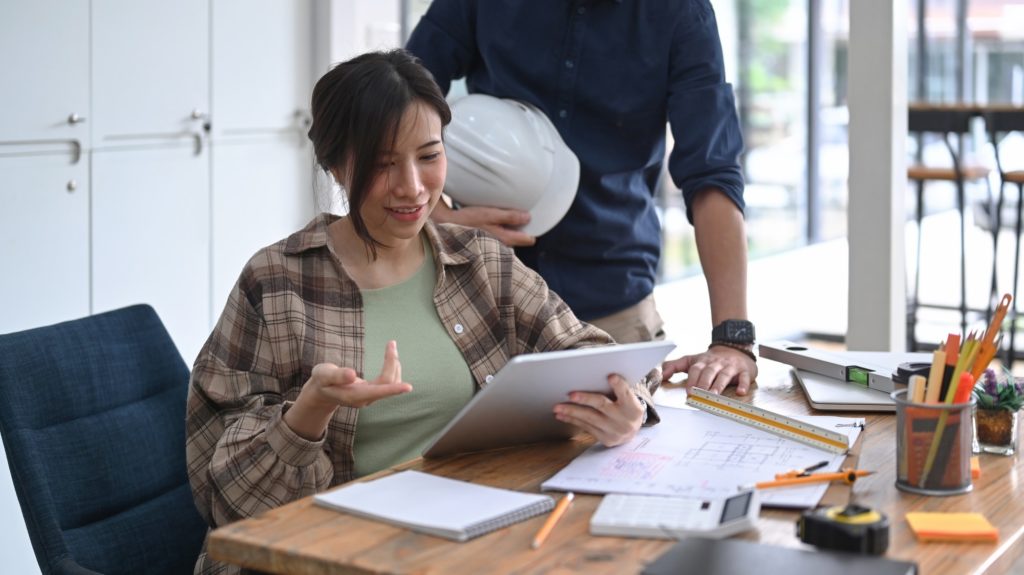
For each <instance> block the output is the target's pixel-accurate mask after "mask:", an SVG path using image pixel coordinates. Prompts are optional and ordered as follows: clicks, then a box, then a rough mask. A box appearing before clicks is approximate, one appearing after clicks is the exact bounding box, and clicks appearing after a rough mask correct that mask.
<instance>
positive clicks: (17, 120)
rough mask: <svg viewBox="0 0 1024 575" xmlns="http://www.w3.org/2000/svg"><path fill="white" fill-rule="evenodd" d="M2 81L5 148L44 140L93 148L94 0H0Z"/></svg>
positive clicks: (0, 120) (0, 129)
mask: <svg viewBox="0 0 1024 575" xmlns="http://www.w3.org/2000/svg"><path fill="white" fill-rule="evenodd" d="M0 86H3V89H2V95H0V102H2V107H3V109H2V110H0V142H2V143H3V148H7V147H8V145H10V144H12V143H13V144H18V143H26V142H38V141H40V140H45V141H52V140H63V141H74V142H77V144H78V145H79V146H81V147H88V145H89V128H88V125H87V124H86V123H85V121H86V120H87V119H88V116H89V0H3V1H2V2H0ZM7 151H8V150H6V149H2V150H0V153H3V152H7Z"/></svg>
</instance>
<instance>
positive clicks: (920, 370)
mask: <svg viewBox="0 0 1024 575" xmlns="http://www.w3.org/2000/svg"><path fill="white" fill-rule="evenodd" d="M931 368H932V364H930V363H926V362H920V361H908V362H906V363H901V364H900V365H899V367H897V368H896V371H894V372H893V374H892V382H893V383H899V384H902V385H907V384H908V383H910V378H911V377H913V376H915V375H920V376H922V377H924V378H925V379H928V371H929V370H930V369H931Z"/></svg>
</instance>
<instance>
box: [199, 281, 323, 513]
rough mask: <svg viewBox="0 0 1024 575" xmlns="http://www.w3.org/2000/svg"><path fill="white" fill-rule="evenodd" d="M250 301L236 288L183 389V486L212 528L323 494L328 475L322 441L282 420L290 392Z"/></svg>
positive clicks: (267, 336)
mask: <svg viewBox="0 0 1024 575" xmlns="http://www.w3.org/2000/svg"><path fill="white" fill-rule="evenodd" d="M240 283H241V282H240ZM250 297H251V295H248V296H247V294H245V293H243V291H242V290H241V289H239V288H238V287H236V289H235V291H234V293H233V294H232V296H231V298H230V300H229V302H228V306H227V309H225V311H224V314H223V315H222V316H221V319H220V321H219V322H218V324H217V326H216V327H215V328H214V331H213V334H212V335H211V336H210V339H209V340H208V341H207V343H206V345H205V346H204V347H203V350H202V351H201V352H200V355H199V358H198V359H197V360H196V363H195V365H194V367H193V370H192V377H191V381H190V384H189V395H188V410H187V415H186V429H187V437H186V456H187V461H188V473H189V480H190V482H191V485H192V492H193V496H194V498H195V502H196V506H197V507H198V509H199V511H200V513H201V514H202V516H203V517H204V518H205V519H206V521H207V523H209V525H210V526H211V527H217V526H220V525H224V524H226V523H230V522H232V521H235V520H238V519H242V518H245V517H251V516H253V515H256V514H259V513H261V512H263V511H266V510H268V509H272V508H274V507H278V506H280V505H282V504H284V503H287V502H289V501H294V500H296V499H299V498H302V497H305V496H307V495H311V494H313V493H316V492H317V491H322V490H323V489H326V488H327V487H328V485H329V484H330V481H331V478H332V477H333V473H334V472H333V468H332V465H331V462H330V460H329V458H328V457H327V455H326V454H325V452H324V445H323V440H321V441H308V440H306V439H303V438H301V437H299V436H298V435H296V434H295V433H294V432H293V431H292V430H291V428H289V427H288V425H287V424H285V422H284V420H283V419H282V416H283V414H284V412H285V411H286V410H287V409H288V408H289V407H290V405H291V402H290V401H288V400H289V399H291V398H292V397H291V396H292V395H294V393H295V390H291V393H289V387H288V386H289V384H290V383H291V382H289V381H282V379H281V378H279V377H277V376H276V374H275V363H274V357H273V353H272V351H271V345H270V338H269V334H268V330H267V327H266V323H265V322H264V320H263V318H262V316H261V315H260V314H259V313H258V312H257V310H256V308H255V307H254V305H253V304H252V302H251V301H250Z"/></svg>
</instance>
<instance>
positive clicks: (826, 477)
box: [754, 469, 874, 489]
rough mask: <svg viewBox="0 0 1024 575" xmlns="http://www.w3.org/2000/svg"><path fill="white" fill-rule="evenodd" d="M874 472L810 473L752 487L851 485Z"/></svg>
mask: <svg viewBox="0 0 1024 575" xmlns="http://www.w3.org/2000/svg"><path fill="white" fill-rule="evenodd" d="M872 473H874V471H865V470H863V469H844V470H842V471H837V472H833V473H812V474H810V475H807V476H805V477H787V478H785V479H776V480H775V481H762V482H760V483H755V484H754V487H755V488H757V489H765V488H768V487H789V486H791V485H804V484H807V483H822V482H827V481H845V482H847V483H850V484H852V483H853V482H854V481H857V478H858V477H864V476H865V475H871V474H872Z"/></svg>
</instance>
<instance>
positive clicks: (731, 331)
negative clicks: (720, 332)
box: [726, 321, 754, 341]
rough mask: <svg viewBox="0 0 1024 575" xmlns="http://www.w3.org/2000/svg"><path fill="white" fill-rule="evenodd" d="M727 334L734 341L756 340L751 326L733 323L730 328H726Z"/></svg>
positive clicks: (730, 323)
mask: <svg viewBox="0 0 1024 575" xmlns="http://www.w3.org/2000/svg"><path fill="white" fill-rule="evenodd" d="M726 333H727V334H728V337H729V339H730V340H732V341H748V340H753V339H754V334H753V330H752V329H751V326H750V324H747V323H743V322H738V321H731V322H729V326H728V327H727V328H726Z"/></svg>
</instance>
